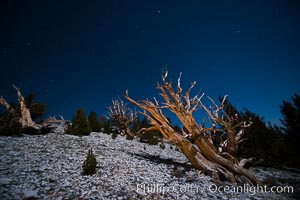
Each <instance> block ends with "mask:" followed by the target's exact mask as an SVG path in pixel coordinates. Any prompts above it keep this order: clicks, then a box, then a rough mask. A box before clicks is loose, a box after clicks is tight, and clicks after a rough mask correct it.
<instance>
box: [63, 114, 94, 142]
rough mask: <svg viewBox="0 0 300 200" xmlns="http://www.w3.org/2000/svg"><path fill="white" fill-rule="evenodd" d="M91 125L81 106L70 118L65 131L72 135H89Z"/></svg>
mask: <svg viewBox="0 0 300 200" xmlns="http://www.w3.org/2000/svg"><path fill="white" fill-rule="evenodd" d="M90 132H91V127H90V125H89V122H88V119H87V117H86V115H85V112H84V110H83V109H82V108H80V109H78V110H77V111H76V113H75V114H74V116H73V118H72V124H71V125H69V126H68V127H67V130H66V133H67V134H72V135H79V136H82V135H89V134H90Z"/></svg>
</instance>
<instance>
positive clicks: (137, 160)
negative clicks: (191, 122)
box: [0, 129, 300, 200]
mask: <svg viewBox="0 0 300 200" xmlns="http://www.w3.org/2000/svg"><path fill="white" fill-rule="evenodd" d="M89 148H92V149H93V151H94V154H95V156H96V159H97V174H95V175H93V176H82V175H81V171H82V164H83V161H84V160H85V157H86V154H87V152H88V149H89ZM252 170H253V172H254V173H255V174H256V175H257V176H258V177H259V178H260V179H262V180H265V181H266V183H267V184H268V189H270V186H272V185H274V186H279V185H280V186H281V188H283V186H285V185H292V186H293V187H294V188H293V189H294V193H293V194H288V193H284V194H282V193H280V194H279V193H277V194H275V193H261V192H256V191H255V190H254V189H255V188H250V187H247V185H246V186H243V187H244V189H245V190H246V189H247V190H248V191H245V192H240V191H235V190H233V186H232V185H231V184H229V183H223V184H222V185H219V186H218V187H219V190H220V191H216V189H217V186H216V185H214V183H213V182H212V181H211V178H210V177H208V176H206V175H204V174H201V173H199V172H198V171H196V170H194V169H191V168H190V167H189V165H188V164H186V159H185V157H184V156H183V155H182V154H181V153H180V152H178V151H175V150H174V148H173V149H171V147H170V145H169V144H166V148H165V149H161V148H160V147H159V146H150V145H147V144H143V143H139V142H137V141H131V140H126V139H125V138H123V137H117V138H116V139H115V140H113V139H111V136H110V135H106V134H103V133H92V134H91V135H90V136H85V137H77V136H71V135H66V134H63V133H62V130H60V129H58V130H57V131H56V132H55V133H50V134H47V135H37V136H28V135H23V136H22V137H0V199H5V200H7V199H26V198H27V199H54V200H62V199H119V200H121V199H288V198H291V199H293V198H294V199H297V198H299V180H300V177H299V174H298V173H296V172H287V171H279V170H275V169H264V168H254V169H252ZM224 188H227V189H228V190H229V191H224ZM297 195H298V196H297Z"/></svg>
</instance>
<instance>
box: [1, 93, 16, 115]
mask: <svg viewBox="0 0 300 200" xmlns="http://www.w3.org/2000/svg"><path fill="white" fill-rule="evenodd" d="M0 104H1V105H3V106H4V108H5V109H6V110H7V112H10V113H13V112H15V109H14V108H13V107H11V105H9V104H8V103H7V102H6V100H5V99H4V98H3V97H1V98H0Z"/></svg>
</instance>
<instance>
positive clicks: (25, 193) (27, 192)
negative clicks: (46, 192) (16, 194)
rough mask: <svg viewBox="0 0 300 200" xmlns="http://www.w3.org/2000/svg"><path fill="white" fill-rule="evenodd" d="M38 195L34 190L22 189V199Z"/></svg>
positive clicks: (33, 197)
mask: <svg viewBox="0 0 300 200" xmlns="http://www.w3.org/2000/svg"><path fill="white" fill-rule="evenodd" d="M37 197H38V193H37V191H36V190H24V191H23V199H35V198H37Z"/></svg>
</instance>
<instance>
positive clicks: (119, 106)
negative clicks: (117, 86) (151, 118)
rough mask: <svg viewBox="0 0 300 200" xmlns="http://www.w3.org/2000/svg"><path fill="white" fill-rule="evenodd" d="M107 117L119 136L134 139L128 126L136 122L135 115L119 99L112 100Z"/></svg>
mask: <svg viewBox="0 0 300 200" xmlns="http://www.w3.org/2000/svg"><path fill="white" fill-rule="evenodd" d="M108 116H109V118H110V119H111V120H112V122H113V124H114V125H115V126H117V127H118V129H119V131H120V133H121V135H128V136H130V137H135V134H134V133H133V132H132V131H131V130H130V128H129V127H130V124H131V123H132V122H133V121H134V120H136V118H137V113H136V112H135V111H133V110H131V109H130V108H128V107H127V105H126V103H124V101H122V100H121V99H113V100H112V105H111V106H110V107H109V108H108Z"/></svg>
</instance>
